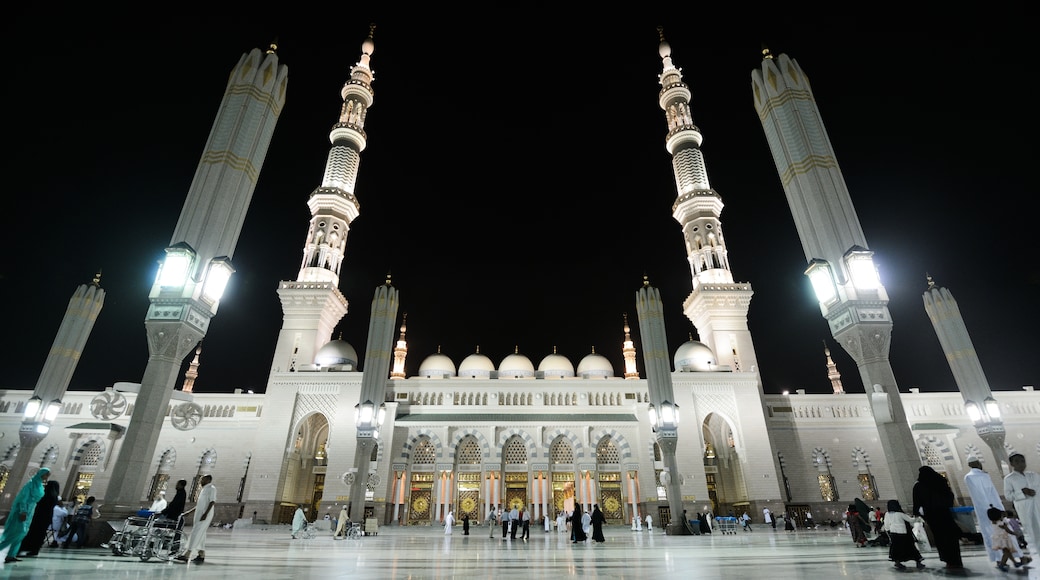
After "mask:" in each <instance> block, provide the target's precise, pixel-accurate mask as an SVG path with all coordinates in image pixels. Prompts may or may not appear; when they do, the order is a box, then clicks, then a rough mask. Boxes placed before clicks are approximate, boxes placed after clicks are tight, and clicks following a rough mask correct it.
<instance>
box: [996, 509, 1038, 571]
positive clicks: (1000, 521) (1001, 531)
mask: <svg viewBox="0 0 1040 580" xmlns="http://www.w3.org/2000/svg"><path fill="white" fill-rule="evenodd" d="M986 515H987V516H988V517H989V521H990V522H992V523H993V537H992V540H991V542H990V543H991V545H992V549H993V550H997V551H999V552H1003V557H1002V558H1001V559H1000V561H999V562H997V568H998V569H1000V571H1001V572H1007V571H1008V565H1007V563H1008V560H1011V563H1012V564H1014V565H1015V568H1021V567H1022V566H1023V565H1025V564H1028V563H1030V562H1032V561H1033V560H1032V558H1030V557H1029V556H1022V557H1021V558H1019V559H1018V560H1017V561H1016V560H1015V556H1014V552H1015V543H1016V542H1015V541H1013V540H1012V539H1011V534H1010V533H1009V532H1010V531H1011V530H1009V529H1008V525H1007V512H1005V511H1004V510H1002V509H1000V508H995V507H993V506H992V505H991V506H989V509H988V510H986Z"/></svg>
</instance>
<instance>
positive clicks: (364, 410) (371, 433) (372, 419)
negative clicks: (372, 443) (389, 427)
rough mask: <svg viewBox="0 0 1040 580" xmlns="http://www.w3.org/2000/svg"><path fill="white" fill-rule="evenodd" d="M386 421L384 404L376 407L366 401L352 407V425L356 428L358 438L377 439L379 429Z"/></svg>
mask: <svg viewBox="0 0 1040 580" xmlns="http://www.w3.org/2000/svg"><path fill="white" fill-rule="evenodd" d="M384 420H386V403H381V404H380V405H379V406H378V407H376V405H375V403H373V402H372V401H368V400H366V401H365V402H364V403H358V404H357V405H354V424H355V425H356V426H357V428H358V436H359V437H379V428H380V427H382V426H383V421H384Z"/></svg>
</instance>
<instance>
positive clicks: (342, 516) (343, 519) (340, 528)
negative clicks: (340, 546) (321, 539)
mask: <svg viewBox="0 0 1040 580" xmlns="http://www.w3.org/2000/svg"><path fill="white" fill-rule="evenodd" d="M349 524H350V516H349V515H348V514H347V504H343V506H342V507H341V508H339V521H338V522H337V523H336V533H335V534H333V535H332V539H333V540H338V539H339V536H340V534H343V537H344V538H345V537H347V525H349Z"/></svg>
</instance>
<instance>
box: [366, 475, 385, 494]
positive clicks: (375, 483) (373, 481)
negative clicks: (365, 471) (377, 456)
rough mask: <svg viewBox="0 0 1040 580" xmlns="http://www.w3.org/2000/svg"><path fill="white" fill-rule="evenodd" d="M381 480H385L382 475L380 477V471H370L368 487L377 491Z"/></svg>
mask: <svg viewBox="0 0 1040 580" xmlns="http://www.w3.org/2000/svg"><path fill="white" fill-rule="evenodd" d="M381 481H383V480H382V478H381V477H379V474H378V473H370V474H369V475H368V489H370V490H372V491H375V489H376V488H377V487H379V483H380V482H381Z"/></svg>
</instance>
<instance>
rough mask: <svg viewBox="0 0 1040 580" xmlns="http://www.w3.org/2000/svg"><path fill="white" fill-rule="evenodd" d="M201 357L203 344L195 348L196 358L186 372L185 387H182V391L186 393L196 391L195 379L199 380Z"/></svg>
mask: <svg viewBox="0 0 1040 580" xmlns="http://www.w3.org/2000/svg"><path fill="white" fill-rule="evenodd" d="M201 355H202V343H201V342H199V346H198V347H196V348H195V358H193V359H191V364H189V365H188V370H186V371H184V385H182V386H181V390H182V391H184V392H185V393H190V392H192V391H193V390H194V389H195V379H197V378H199V356H201Z"/></svg>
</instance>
